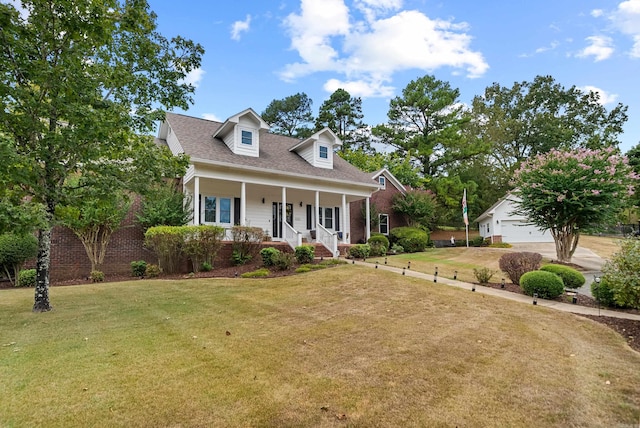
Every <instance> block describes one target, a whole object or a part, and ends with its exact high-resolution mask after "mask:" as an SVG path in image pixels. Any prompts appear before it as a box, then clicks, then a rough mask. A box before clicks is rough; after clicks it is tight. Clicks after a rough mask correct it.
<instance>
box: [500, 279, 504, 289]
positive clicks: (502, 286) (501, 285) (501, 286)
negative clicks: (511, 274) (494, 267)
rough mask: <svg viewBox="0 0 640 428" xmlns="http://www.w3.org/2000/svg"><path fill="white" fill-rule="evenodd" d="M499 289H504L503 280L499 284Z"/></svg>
mask: <svg viewBox="0 0 640 428" xmlns="http://www.w3.org/2000/svg"><path fill="white" fill-rule="evenodd" d="M500 288H504V278H502V282H501V283H500Z"/></svg>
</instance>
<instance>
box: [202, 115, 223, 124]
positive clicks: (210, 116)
mask: <svg viewBox="0 0 640 428" xmlns="http://www.w3.org/2000/svg"><path fill="white" fill-rule="evenodd" d="M202 118H203V119H207V120H213V121H214V122H222V119H220V118H219V117H218V116H216V115H215V114H213V113H204V114H203V115H202Z"/></svg>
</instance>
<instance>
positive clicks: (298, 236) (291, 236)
mask: <svg viewBox="0 0 640 428" xmlns="http://www.w3.org/2000/svg"><path fill="white" fill-rule="evenodd" d="M283 223H284V240H285V241H286V242H287V244H289V246H290V247H291V248H293V249H294V250H295V249H296V247H299V246H300V245H302V233H300V232H298V231H297V230H295V229H294V228H293V227H291V225H290V224H289V223H287V222H286V221H285V222H283Z"/></svg>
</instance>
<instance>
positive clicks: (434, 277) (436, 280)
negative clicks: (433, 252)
mask: <svg viewBox="0 0 640 428" xmlns="http://www.w3.org/2000/svg"><path fill="white" fill-rule="evenodd" d="M433 282H438V268H436V271H435V273H434V274H433Z"/></svg>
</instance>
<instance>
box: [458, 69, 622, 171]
mask: <svg viewBox="0 0 640 428" xmlns="http://www.w3.org/2000/svg"><path fill="white" fill-rule="evenodd" d="M598 101H599V95H598V94H596V93H593V92H589V93H585V92H583V91H582V90H580V89H578V88H576V87H575V86H572V87H570V88H568V89H567V88H565V87H563V86H562V85H560V84H559V83H557V82H556V81H555V80H554V79H553V78H552V77H551V76H536V77H535V79H534V80H533V81H532V82H516V83H514V84H513V86H512V87H510V88H508V87H504V86H501V85H499V84H498V83H494V84H493V85H491V86H489V87H488V88H486V90H485V92H484V94H483V95H482V96H476V97H475V98H474V99H473V102H472V115H473V121H472V124H471V125H470V128H471V130H472V131H471V132H472V133H473V134H475V135H477V136H478V137H480V139H481V140H482V141H484V142H485V143H487V144H489V145H490V146H491V150H489V151H488V152H487V153H489V155H490V156H489V163H488V165H491V166H493V167H494V168H495V169H496V171H497V173H498V174H499V175H500V178H501V180H502V181H503V182H505V183H506V182H508V181H509V180H510V178H511V175H512V173H513V171H515V170H516V169H517V168H518V166H519V164H520V163H521V162H522V161H524V160H526V159H528V158H530V157H532V156H535V155H537V154H540V153H546V152H548V151H550V150H551V149H558V150H570V149H577V148H581V147H582V148H589V149H599V148H606V147H614V146H617V144H618V140H617V139H618V136H619V135H620V134H621V133H622V131H623V129H622V127H623V125H624V123H625V122H626V121H627V114H626V111H627V107H626V106H623V105H622V104H618V105H617V106H616V107H614V108H613V109H612V110H611V111H607V109H606V108H605V107H604V106H602V104H600V103H599V102H598Z"/></svg>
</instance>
